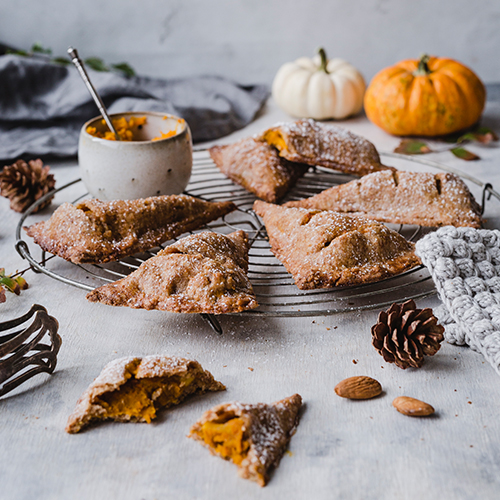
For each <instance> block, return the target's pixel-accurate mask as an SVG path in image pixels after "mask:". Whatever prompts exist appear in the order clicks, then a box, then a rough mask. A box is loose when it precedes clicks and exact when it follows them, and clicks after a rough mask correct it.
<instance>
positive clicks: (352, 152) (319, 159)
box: [258, 119, 394, 176]
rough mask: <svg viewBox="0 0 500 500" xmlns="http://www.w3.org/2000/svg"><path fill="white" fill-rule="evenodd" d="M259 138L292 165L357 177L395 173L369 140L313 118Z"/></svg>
mask: <svg viewBox="0 0 500 500" xmlns="http://www.w3.org/2000/svg"><path fill="white" fill-rule="evenodd" d="M258 138H259V139H260V140H262V141H264V142H266V143H268V144H269V145H271V146H274V147H275V148H276V149H277V150H278V151H279V155H280V156H282V157H284V158H286V159H287V160H289V161H292V162H298V163H306V164H307V165H320V166H322V167H327V168H332V169H334V170H339V171H341V172H346V173H349V174H353V175H358V176H362V175H366V174H370V173H372V172H376V171H378V170H386V169H389V170H394V169H393V168H392V167H386V166H385V165H382V164H381V163H380V156H379V154H378V152H377V149H376V148H375V146H374V145H373V144H372V143H371V142H370V141H367V140H366V139H364V138H363V137H360V136H359V135H356V134H353V133H352V132H349V131H348V130H345V129H344V128H342V127H337V126H336V125H327V124H324V123H320V122H316V121H314V120H311V119H307V120H297V121H295V122H290V123H278V124H277V125H275V126H274V127H271V128H270V129H268V130H266V131H265V132H263V133H262V134H261V135H260V136H259V137H258Z"/></svg>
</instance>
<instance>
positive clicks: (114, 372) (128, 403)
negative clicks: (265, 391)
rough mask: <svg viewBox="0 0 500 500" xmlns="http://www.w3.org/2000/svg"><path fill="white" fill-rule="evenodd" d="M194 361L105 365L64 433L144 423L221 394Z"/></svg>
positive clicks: (122, 361) (156, 358) (150, 359)
mask: <svg viewBox="0 0 500 500" xmlns="http://www.w3.org/2000/svg"><path fill="white" fill-rule="evenodd" d="M224 389H225V387H224V385H223V384H221V383H220V382H217V381H216V380H214V378H213V376H212V374H211V373H210V372H209V371H207V370H203V368H202V367H201V365H200V364H199V363H198V362H197V361H190V360H188V359H184V358H176V357H167V356H146V357H144V358H134V357H128V358H121V359H116V360H115V361H112V362H111V363H109V364H107V365H106V366H105V367H104V369H103V370H102V372H101V374H100V375H99V376H98V377H97V378H96V379H95V380H94V382H92V384H91V385H90V386H89V387H88V389H87V390H86V391H85V392H84V393H83V395H82V397H81V398H80V399H79V400H78V403H77V404H76V408H75V410H74V411H73V413H72V414H71V415H70V417H69V419H68V423H67V425H66V432H69V433H71V434H74V433H76V432H79V431H80V430H81V429H83V428H84V427H86V426H87V425H88V424H90V423H91V422H94V421H99V420H115V421H118V422H147V423H150V422H151V420H153V419H154V418H155V417H156V413H157V411H158V410H160V409H162V408H168V407H170V406H173V405H177V404H179V403H180V402H181V401H182V400H184V399H185V398H186V397H188V396H190V395H192V394H203V393H204V392H208V391H223V390H224Z"/></svg>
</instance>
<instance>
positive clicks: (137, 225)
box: [25, 195, 236, 264]
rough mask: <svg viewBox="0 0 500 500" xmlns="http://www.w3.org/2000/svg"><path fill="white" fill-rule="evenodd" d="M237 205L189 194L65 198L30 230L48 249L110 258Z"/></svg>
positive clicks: (89, 259) (75, 256)
mask: <svg viewBox="0 0 500 500" xmlns="http://www.w3.org/2000/svg"><path fill="white" fill-rule="evenodd" d="M233 210H236V205H235V204H234V203H232V202H230V201H226V202H209V201H203V200H199V199H197V198H193V197H192V196H187V195H170V196H154V197H151V198H145V199H139V200H115V201H106V202H104V201H100V200H85V201H82V202H80V203H79V204H78V205H76V206H74V205H72V204H70V203H63V204H62V205H61V206H60V207H59V208H58V209H57V210H56V211H55V212H54V213H53V214H52V217H50V219H49V220H47V221H44V222H38V223H37V224H34V225H32V226H30V227H28V228H25V229H26V232H27V233H28V235H29V236H32V237H33V239H34V240H35V243H37V244H38V245H40V246H41V247H42V249H43V250H46V251H47V252H50V253H53V254H56V255H58V256H59V257H62V258H63V259H66V260H69V261H71V262H74V263H92V264H96V263H99V262H109V261H113V260H117V259H119V258H122V257H126V256H127V255H133V254H134V253H138V252H143V251H145V250H149V249H150V248H153V247H155V246H158V245H159V244H160V243H163V242H164V241H168V240H170V239H172V238H175V237H176V236H179V235H181V234H183V233H185V232H187V231H193V230H194V229H197V228H199V227H201V226H202V225H203V224H206V223H208V222H210V221H212V220H215V219H218V218H219V217H222V216H223V215H226V214H228V213H229V212H232V211H233Z"/></svg>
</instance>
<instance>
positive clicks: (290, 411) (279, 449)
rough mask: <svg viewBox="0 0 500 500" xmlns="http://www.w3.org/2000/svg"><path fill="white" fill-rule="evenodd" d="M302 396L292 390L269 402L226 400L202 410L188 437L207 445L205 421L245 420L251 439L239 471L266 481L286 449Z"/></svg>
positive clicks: (296, 422)
mask: <svg viewBox="0 0 500 500" xmlns="http://www.w3.org/2000/svg"><path fill="white" fill-rule="evenodd" d="M301 406H302V398H301V397H300V395H299V394H294V395H293V396H290V397H288V398H285V399H282V400H280V401H276V402H275V403H272V404H264V403H257V404H242V403H237V402H235V403H226V404H222V405H218V406H215V407H214V408H212V409H211V410H208V411H207V412H205V413H204V415H203V416H202V417H201V419H200V420H198V422H196V423H195V424H194V425H193V427H192V428H191V432H190V433H189V436H188V437H191V438H193V439H195V440H197V441H199V442H201V443H202V444H203V445H205V446H207V448H208V449H209V450H210V452H211V453H212V454H214V455H215V454H217V453H216V452H215V451H214V450H213V449H212V448H211V447H210V446H208V445H206V443H205V442H204V441H203V439H202V437H201V434H202V426H203V424H205V423H206V422H215V423H223V422H227V421H228V420H230V419H232V418H235V417H240V418H242V419H243V421H244V426H245V436H246V439H248V440H249V442H250V448H249V450H248V454H247V455H246V457H245V458H244V459H243V461H242V462H241V463H240V464H239V465H238V474H239V475H240V476H241V477H243V478H245V479H250V480H252V481H255V482H257V483H258V484H259V485H260V486H265V485H266V484H267V482H268V481H269V474H270V472H271V471H272V470H273V469H274V468H276V467H277V466H278V464H279V462H280V460H281V457H282V456H283V453H284V452H285V450H286V447H287V445H288V442H289V441H290V438H291V437H292V435H293V434H294V432H295V429H296V428H297V425H298V423H299V410H300V408H301Z"/></svg>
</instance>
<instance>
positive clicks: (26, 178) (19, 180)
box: [0, 159, 56, 213]
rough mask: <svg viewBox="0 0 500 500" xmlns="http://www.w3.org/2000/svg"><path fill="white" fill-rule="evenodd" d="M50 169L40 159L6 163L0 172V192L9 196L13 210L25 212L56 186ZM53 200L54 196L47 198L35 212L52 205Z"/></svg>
mask: <svg viewBox="0 0 500 500" xmlns="http://www.w3.org/2000/svg"><path fill="white" fill-rule="evenodd" d="M49 170H50V167H48V166H44V165H43V162H42V160H40V159H38V160H30V161H29V163H26V162H25V161H23V160H17V161H16V162H15V163H14V164H13V165H6V166H5V167H4V168H3V170H2V172H0V194H1V195H2V196H5V198H9V200H10V208H12V210H15V211H16V212H24V211H25V210H26V209H27V208H28V207H29V206H30V205H32V204H33V203H34V202H35V201H36V200H38V199H39V198H41V197H42V196H43V195H44V194H47V193H48V192H49V191H50V190H51V189H53V188H54V186H55V183H56V181H55V180H54V176H53V175H52V174H49ZM51 201H52V198H49V199H48V200H45V201H44V202H43V203H42V204H41V205H39V206H38V207H37V208H36V209H35V210H34V211H33V213H35V212H38V211H39V210H42V209H43V208H45V207H46V206H48V205H50V202H51Z"/></svg>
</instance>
